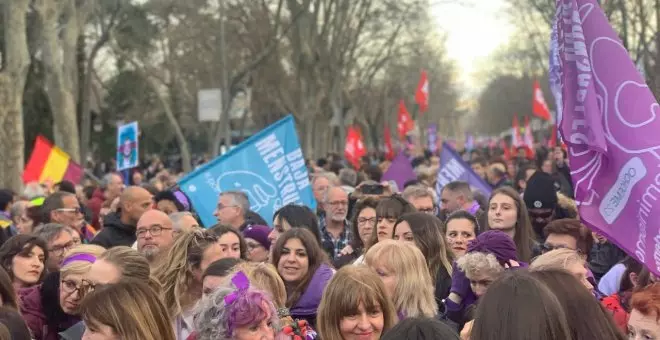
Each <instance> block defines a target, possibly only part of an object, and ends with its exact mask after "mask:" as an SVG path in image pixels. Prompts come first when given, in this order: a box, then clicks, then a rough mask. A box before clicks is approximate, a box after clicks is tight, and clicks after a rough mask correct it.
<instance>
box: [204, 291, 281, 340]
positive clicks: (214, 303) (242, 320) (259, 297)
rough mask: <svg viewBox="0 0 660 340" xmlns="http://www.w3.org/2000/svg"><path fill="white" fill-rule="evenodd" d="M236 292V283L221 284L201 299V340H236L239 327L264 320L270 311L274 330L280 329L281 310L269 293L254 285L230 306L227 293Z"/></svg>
mask: <svg viewBox="0 0 660 340" xmlns="http://www.w3.org/2000/svg"><path fill="white" fill-rule="evenodd" d="M234 292H236V288H235V287H233V285H231V286H230V287H220V288H218V290H217V291H215V292H214V293H213V294H211V295H210V296H208V297H206V298H204V299H202V301H200V304H199V305H198V306H197V308H196V310H195V315H194V323H195V329H196V330H197V331H198V340H224V339H226V340H229V339H233V337H234V333H235V331H236V330H237V329H239V328H242V327H248V326H252V325H254V324H256V323H259V322H261V321H262V320H264V319H265V318H266V316H268V313H270V321H271V322H272V325H273V329H274V330H275V332H278V331H279V329H280V321H279V319H278V317H277V311H276V310H275V306H274V305H273V302H272V301H271V299H270V297H269V296H268V295H267V294H266V293H264V292H262V291H260V290H257V289H254V288H252V287H250V288H248V289H247V290H246V291H243V292H241V293H240V294H239V295H238V296H237V298H236V300H234V301H233V302H232V303H231V304H229V305H227V304H226V303H225V300H224V298H225V296H227V295H229V294H232V293H234ZM264 305H265V306H264ZM264 307H266V308H267V309H264Z"/></svg>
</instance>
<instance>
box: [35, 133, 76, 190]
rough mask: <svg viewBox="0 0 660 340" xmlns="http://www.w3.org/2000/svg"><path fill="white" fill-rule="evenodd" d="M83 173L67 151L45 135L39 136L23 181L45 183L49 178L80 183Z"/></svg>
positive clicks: (55, 181) (56, 180)
mask: <svg viewBox="0 0 660 340" xmlns="http://www.w3.org/2000/svg"><path fill="white" fill-rule="evenodd" d="M82 175H83V169H82V167H81V166H80V165H79V164H77V163H75V162H73V161H72V160H71V157H69V155H68V154H67V153H66V152H64V151H62V149H60V148H58V147H57V146H54V145H53V143H51V142H50V141H49V140H48V139H46V138H45V137H43V136H41V135H40V136H37V139H36V141H35V142H34V149H33V150H32V155H31V156H30V160H29V161H28V163H27V165H26V166H25V171H24V172H23V183H29V182H35V181H36V182H39V183H43V182H45V181H48V180H51V181H53V183H58V182H61V181H63V180H67V181H71V182H73V183H74V184H78V183H80V180H81V179H82Z"/></svg>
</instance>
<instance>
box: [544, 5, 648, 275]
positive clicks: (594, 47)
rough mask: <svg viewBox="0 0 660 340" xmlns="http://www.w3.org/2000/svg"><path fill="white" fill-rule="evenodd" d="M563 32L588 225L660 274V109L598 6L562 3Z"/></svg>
mask: <svg viewBox="0 0 660 340" xmlns="http://www.w3.org/2000/svg"><path fill="white" fill-rule="evenodd" d="M555 29H556V31H557V34H556V39H557V42H556V43H557V46H558V48H557V50H556V52H555V53H557V54H558V60H559V75H560V79H559V85H560V88H561V99H562V110H560V112H561V113H562V114H561V116H560V117H559V119H560V123H561V125H560V126H561V133H562V136H563V137H564V138H563V140H564V142H565V143H566V144H567V145H568V153H569V157H570V165H571V169H572V172H571V175H572V180H573V183H574V187H575V197H576V202H577V203H578V206H579V210H580V217H581V218H582V220H583V221H584V222H585V223H586V224H587V225H589V226H591V227H592V228H593V229H595V230H596V231H598V232H600V233H602V234H604V235H605V236H606V237H607V238H608V239H609V240H611V241H612V242H614V243H616V244H617V245H619V246H620V247H621V248H622V249H624V250H625V251H626V252H627V253H628V254H631V255H635V257H636V258H637V259H638V260H639V261H640V262H642V263H644V264H645V265H646V266H647V267H648V268H649V269H650V270H651V271H652V272H654V273H655V274H660V235H659V234H658V232H659V231H660V230H659V226H660V223H659V222H658V221H660V209H659V204H658V200H659V199H660V172H659V171H658V167H660V133H659V131H660V118H658V117H657V114H658V113H657V111H659V109H660V106H658V103H657V102H656V101H655V99H654V97H653V94H652V93H651V91H650V90H649V88H648V86H647V85H646V83H645V81H644V79H642V77H641V75H640V74H639V72H638V71H637V69H636V67H635V64H634V63H633V61H632V60H631V59H630V56H629V55H628V52H627V51H626V49H625V48H624V47H623V45H622V44H621V41H620V40H619V37H618V36H617V34H616V32H615V31H614V30H613V29H612V27H611V26H610V24H609V23H608V22H607V19H606V17H605V15H604V13H603V11H602V9H601V8H600V6H599V5H598V3H597V2H596V1H595V0H557V11H556V17H555ZM654 169H655V170H654Z"/></svg>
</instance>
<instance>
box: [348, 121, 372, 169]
mask: <svg viewBox="0 0 660 340" xmlns="http://www.w3.org/2000/svg"><path fill="white" fill-rule="evenodd" d="M366 153H367V151H366V149H365V147H364V143H363V142H362V136H361V134H360V131H359V130H358V129H356V128H355V127H353V126H350V127H349V128H348V133H347V134H346V146H345V148H344V157H345V158H346V160H347V161H349V162H350V163H351V164H352V165H353V166H354V167H355V168H356V169H358V168H359V167H360V159H361V158H362V156H364V155H366Z"/></svg>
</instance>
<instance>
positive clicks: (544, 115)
mask: <svg viewBox="0 0 660 340" xmlns="http://www.w3.org/2000/svg"><path fill="white" fill-rule="evenodd" d="M532 112H534V114H535V115H536V116H537V117H539V118H541V119H543V120H551V119H552V117H551V116H550V110H549V109H548V104H546V102H545V97H543V91H541V85H539V81H538V80H535V81H534V98H533V99H532Z"/></svg>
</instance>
